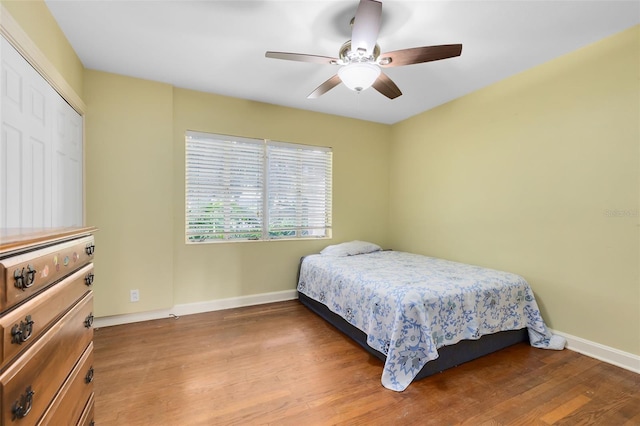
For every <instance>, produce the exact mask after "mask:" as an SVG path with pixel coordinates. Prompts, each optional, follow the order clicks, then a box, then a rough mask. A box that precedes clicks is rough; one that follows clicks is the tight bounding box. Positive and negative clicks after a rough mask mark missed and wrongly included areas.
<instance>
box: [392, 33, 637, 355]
mask: <svg viewBox="0 0 640 426" xmlns="http://www.w3.org/2000/svg"><path fill="white" fill-rule="evenodd" d="M638 28H639V27H635V28H634V29H631V30H628V31H626V32H623V33H621V34H619V35H616V36H614V37H611V38H608V39H605V40H603V41H600V42H598V43H596V44H593V45H591V46H588V47H586V48H584V49H581V50H579V51H576V52H574V53H571V54H569V55H566V56H564V57H561V58H559V59H557V60H554V61H552V62H549V63H547V64H544V65H542V66H539V67H537V68H534V69H532V70H529V71H526V72H524V73H522V74H519V75H517V76H514V77H512V78H510V79H508V80H505V81H502V82H499V83H497V84H495V85H493V86H491V87H488V88H486V89H483V90H480V91H478V92H475V93H473V94H471V95H469V96H466V97H464V98H461V99H458V100H456V101H453V102H450V103H448V104H446V105H443V106H441V107H439V108H436V109H434V110H431V111H428V112H425V113H423V114H421V115H419V116H416V117H414V118H412V119H409V120H406V121H404V122H402V123H399V124H397V125H395V126H393V136H392V138H393V145H392V149H391V172H390V179H391V180H390V194H391V196H390V224H391V229H390V236H391V242H392V245H393V247H394V248H396V249H402V250H407V251H414V252H419V253H424V254H427V255H433V256H437V257H444V258H448V259H452V260H458V261H462V262H467V263H472V264H479V265H484V266H488V267H494V268H498V269H504V270H507V271H511V272H515V273H518V274H520V275H523V276H524V277H525V278H526V279H527V280H528V281H529V283H530V284H531V286H532V288H533V290H534V292H535V293H536V295H537V297H538V301H539V303H540V305H541V308H542V310H543V315H544V317H545V319H546V321H547V323H548V324H549V325H550V326H551V327H552V328H555V329H557V330H560V331H563V332H565V333H569V334H572V335H575V336H579V337H582V338H585V339H588V340H591V341H595V342H599V343H602V344H604V345H608V346H612V347H615V348H618V349H621V350H623V351H627V352H630V353H634V354H640V275H639V267H640V265H639V263H638V258H639V234H640V233H639V230H640V228H639V227H638V223H639V220H640V218H639V217H638V209H639V208H640V205H639V192H640V191H639V170H640V169H639V154H640V151H639V149H640V118H639V117H640V111H639V105H640V102H639V101H640V87H639V76H640V75H639V70H638V67H639V64H640V57H639V55H640V36H639V29H638ZM616 210H617V211H624V212H626V214H629V216H625V217H611V216H610V215H608V212H610V211H616Z"/></svg>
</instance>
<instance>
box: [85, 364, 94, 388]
mask: <svg viewBox="0 0 640 426" xmlns="http://www.w3.org/2000/svg"><path fill="white" fill-rule="evenodd" d="M84 382H85V383H86V384H89V383H91V382H93V366H91V367H89V371H87V375H86V376H84Z"/></svg>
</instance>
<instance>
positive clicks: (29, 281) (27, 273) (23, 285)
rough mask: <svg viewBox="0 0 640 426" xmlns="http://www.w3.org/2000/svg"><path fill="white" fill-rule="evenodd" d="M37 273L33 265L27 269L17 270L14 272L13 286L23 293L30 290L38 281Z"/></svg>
mask: <svg viewBox="0 0 640 426" xmlns="http://www.w3.org/2000/svg"><path fill="white" fill-rule="evenodd" d="M36 272H37V271H36V270H35V269H33V266H31V265H27V267H26V268H22V269H16V270H15V271H13V279H14V280H15V283H14V284H13V285H15V286H16V288H19V289H20V290H23V291H24V290H26V289H28V288H29V287H31V286H32V285H33V283H34V282H35V281H36Z"/></svg>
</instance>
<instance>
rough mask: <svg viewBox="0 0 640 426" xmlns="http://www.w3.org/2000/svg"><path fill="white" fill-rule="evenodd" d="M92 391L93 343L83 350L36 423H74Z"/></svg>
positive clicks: (56, 424)
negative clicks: (53, 398) (60, 387)
mask: <svg viewBox="0 0 640 426" xmlns="http://www.w3.org/2000/svg"><path fill="white" fill-rule="evenodd" d="M92 393H93V343H89V347H88V348H87V349H86V350H85V351H84V354H82V357H81V358H80V361H78V363H77V364H76V367H75V368H74V369H73V371H72V372H71V374H70V375H69V377H68V378H67V381H66V382H65V383H64V385H63V386H62V389H60V392H58V395H56V399H55V400H54V401H53V403H52V404H51V405H50V406H49V408H48V409H47V412H46V413H44V416H43V417H42V419H41V420H40V422H38V425H42V426H44V425H51V426H60V425H74V424H76V423H77V422H78V421H79V420H80V417H81V415H82V413H83V411H84V409H85V406H86V405H87V403H88V402H89V397H90V396H91V394H92Z"/></svg>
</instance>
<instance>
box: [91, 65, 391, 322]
mask: <svg viewBox="0 0 640 426" xmlns="http://www.w3.org/2000/svg"><path fill="white" fill-rule="evenodd" d="M84 86H85V103H86V104H87V115H86V120H85V121H86V138H87V149H86V174H87V182H86V184H87V188H88V193H87V222H88V223H90V224H92V225H94V226H97V227H98V228H99V229H100V231H99V232H98V234H97V235H96V246H97V247H99V248H100V251H99V252H98V253H99V256H97V260H96V277H99V284H101V285H96V289H95V292H96V296H95V307H96V308H95V311H96V315H97V316H109V315H117V314H123V313H132V312H142V311H149V310H158V309H165V308H170V307H171V306H173V305H174V304H185V303H195V302H207V301H211V300H216V299H221V298H227V297H237V296H247V295H254V294H261V293H268V292H275V291H282V290H293V289H295V285H296V282H295V278H296V273H297V264H298V261H299V259H300V257H301V256H303V255H305V254H309V253H312V252H315V251H318V250H319V249H320V248H322V247H324V246H325V245H326V244H329V243H330V242H331V241H330V240H321V241H318V240H315V241H277V242H250V243H221V244H202V245H187V244H185V242H184V184H185V183H184V134H185V131H186V130H187V129H190V130H198V131H206V132H218V133H224V134H234V135H240V136H247V137H262V138H270V139H274V140H280V141H288V142H296V143H303V144H317V145H323V146H331V147H333V152H334V176H333V185H334V199H333V203H334V205H333V215H334V225H335V229H334V240H333V241H343V240H347V239H355V238H368V239H371V240H374V241H379V242H380V243H381V244H384V243H385V242H386V236H387V233H386V232H387V225H388V218H387V215H388V213H387V205H388V191H387V186H388V180H389V178H388V172H387V169H388V168H387V161H388V160H387V158H388V154H389V152H388V148H389V135H390V128H389V127H388V126H385V125H377V124H373V123H368V122H363V121H358V120H351V119H345V118H340V117H336V116H330V115H325V114H316V113H310V112H305V111H299V110H294V109H289V108H283V107H277V106H273V105H267V104H261V103H256V102H250V101H244V100H238V99H233V98H227V97H223V96H216V95H209V94H204V93H199V92H193V91H188V90H182V89H177V88H176V89H174V88H172V87H171V86H169V85H165V84H161V83H154V82H150V81H145V80H139V79H134V78H129V77H124V76H119V75H114V74H109V73H104V72H98V71H91V70H87V71H86V73H85V82H84ZM97 284H98V281H97ZM131 289H138V290H139V291H140V298H141V300H140V302H138V303H135V304H133V303H130V302H129V291H130V290H131Z"/></svg>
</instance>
